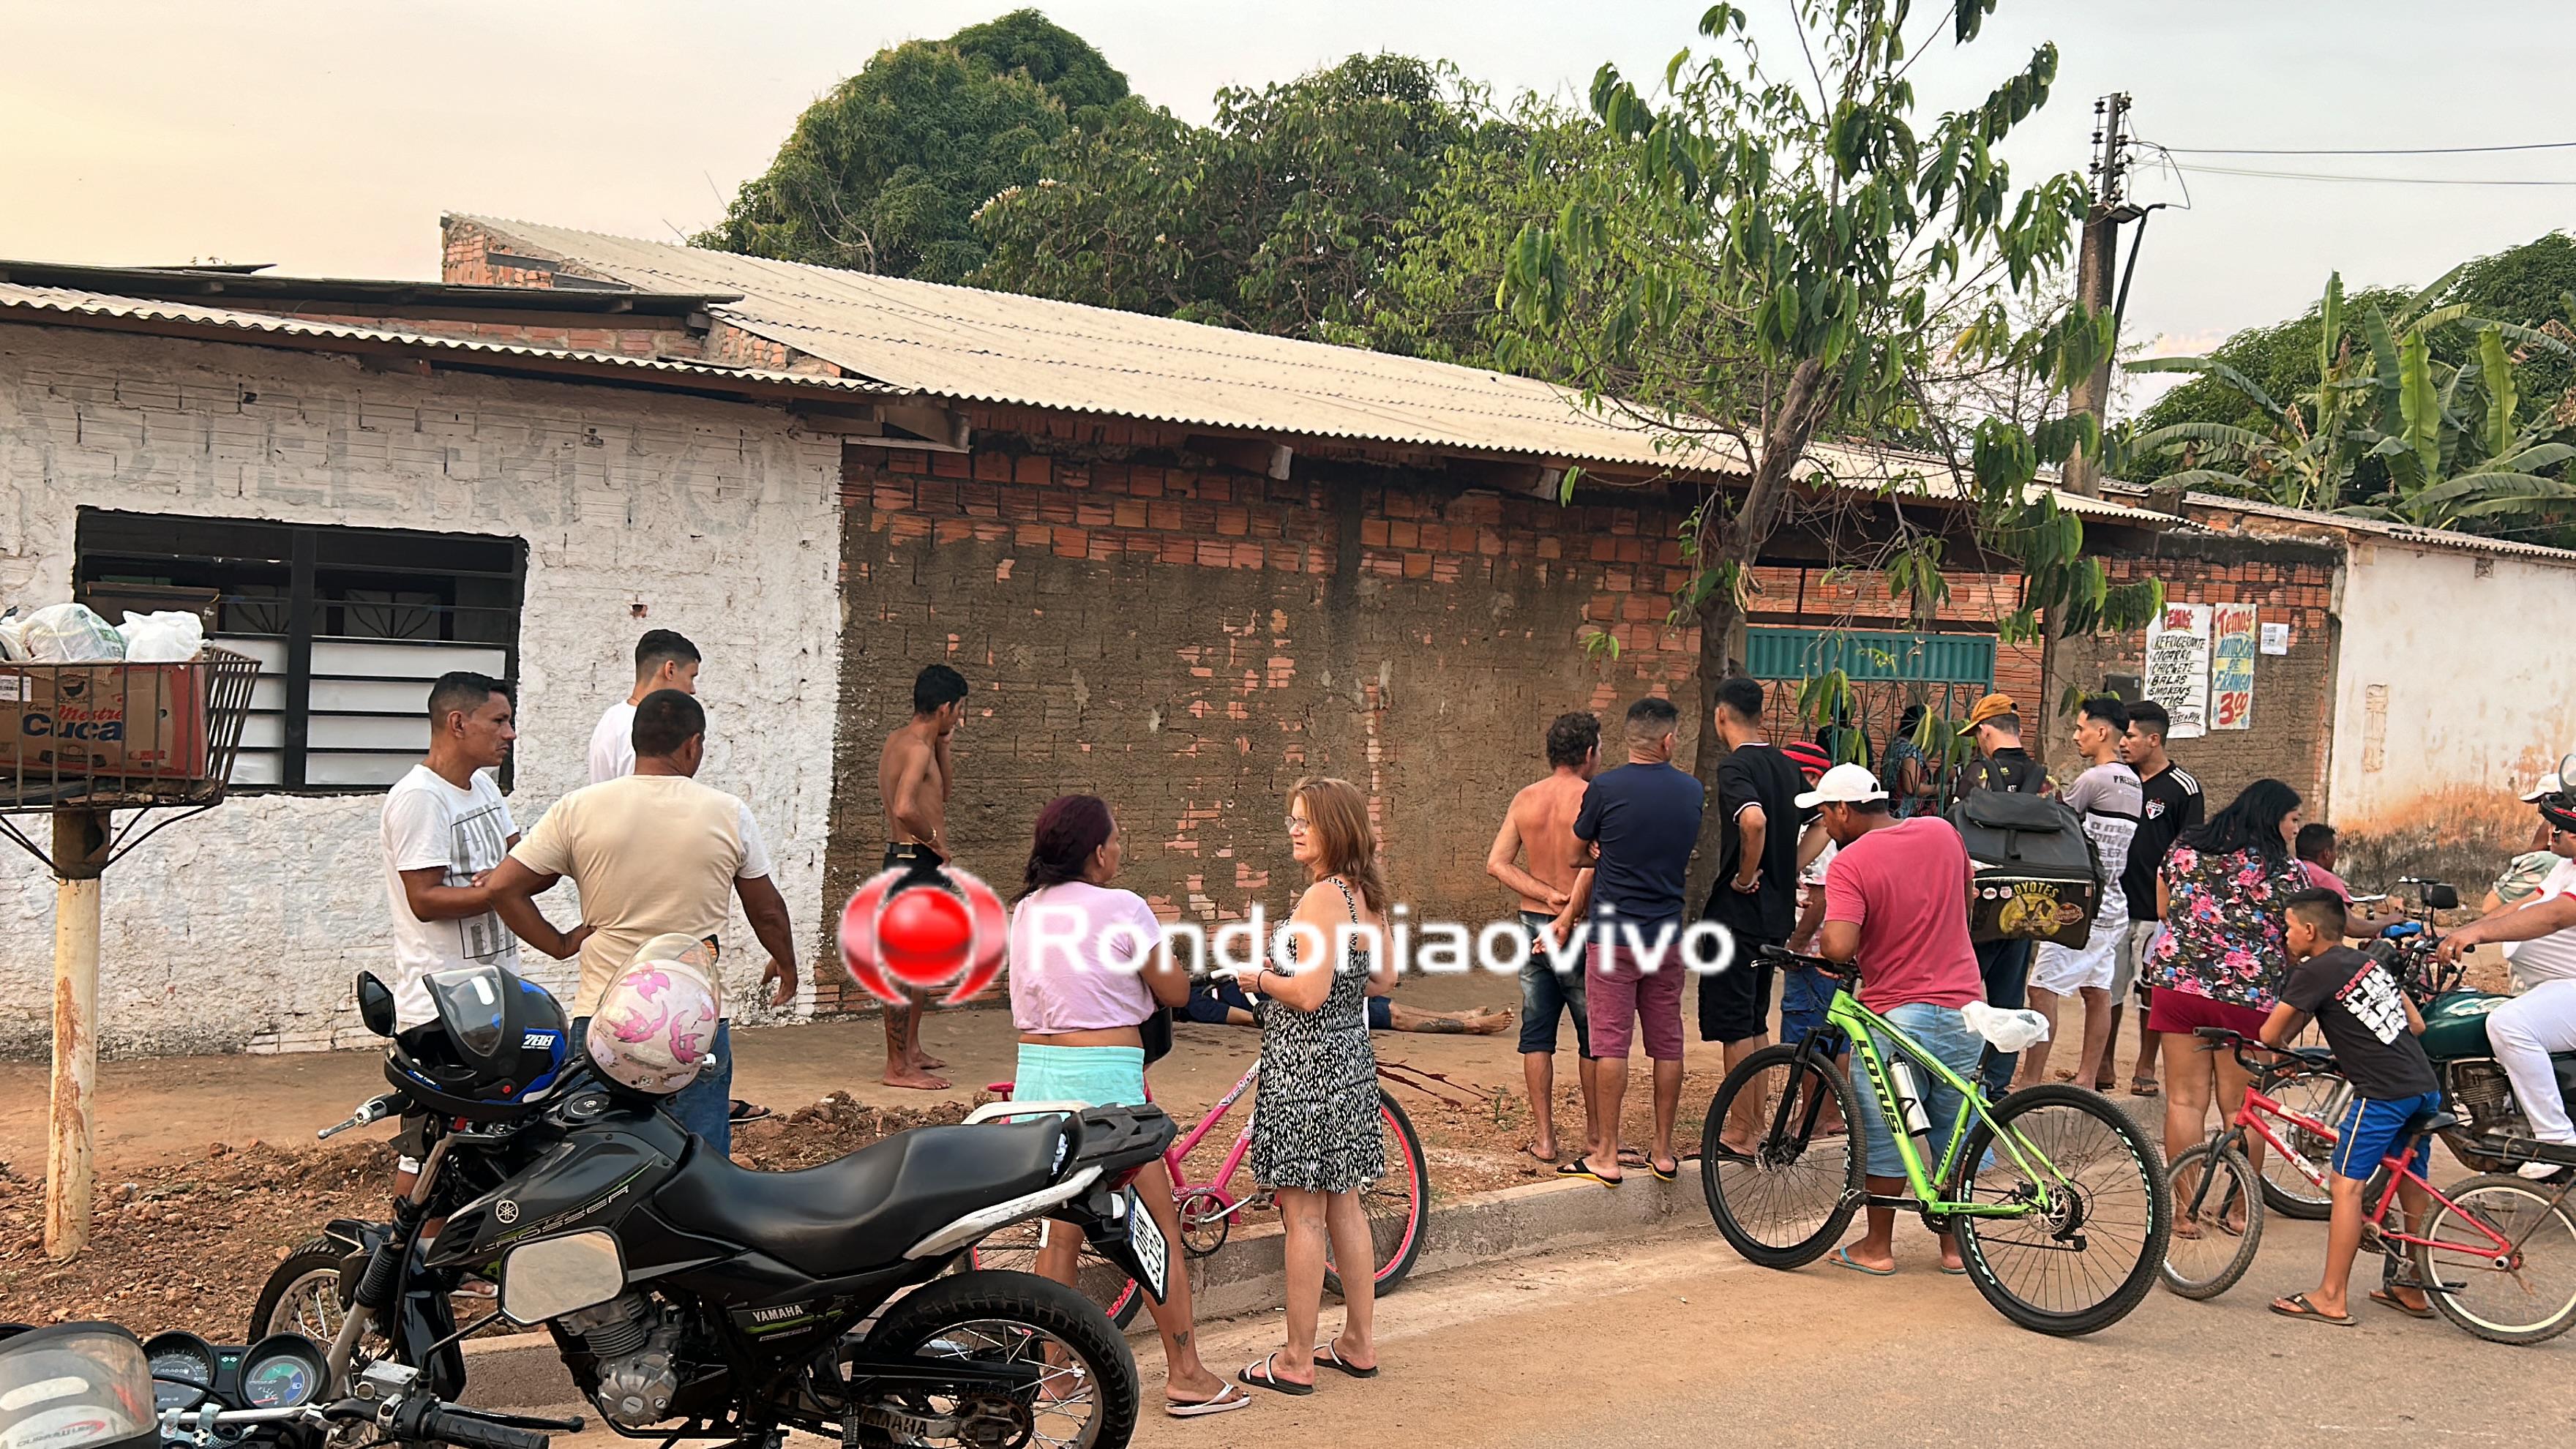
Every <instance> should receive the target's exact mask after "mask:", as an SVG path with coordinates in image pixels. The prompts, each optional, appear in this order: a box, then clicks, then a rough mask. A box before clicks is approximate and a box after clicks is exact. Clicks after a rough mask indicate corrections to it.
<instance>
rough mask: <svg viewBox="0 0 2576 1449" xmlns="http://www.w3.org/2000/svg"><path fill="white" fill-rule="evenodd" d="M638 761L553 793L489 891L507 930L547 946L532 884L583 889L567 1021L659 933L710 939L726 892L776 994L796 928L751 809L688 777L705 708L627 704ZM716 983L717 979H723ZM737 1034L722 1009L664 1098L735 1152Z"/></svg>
mask: <svg viewBox="0 0 2576 1449" xmlns="http://www.w3.org/2000/svg"><path fill="white" fill-rule="evenodd" d="M634 738H635V773H633V774H631V775H627V776H624V777H622V778H619V779H614V780H606V781H602V782H601V783H599V784H596V785H591V786H588V787H586V788H583V789H579V790H575V791H573V792H572V793H571V794H569V795H566V796H565V797H563V798H562V799H560V800H558V801H556V802H555V803H554V808H552V809H550V810H548V811H547V812H546V814H545V818H544V819H542V820H539V821H538V822H537V827H536V829H535V830H533V831H531V832H529V835H528V838H527V839H526V840H523V841H521V842H519V844H518V845H517V847H515V848H514V849H513V850H512V851H511V852H510V855H509V856H508V858H507V859H505V860H503V861H502V863H501V865H500V866H499V868H498V869H496V870H494V871H493V872H492V880H491V891H492V903H493V906H494V908H495V909H497V910H498V911H499V912H500V913H501V916H502V918H503V919H504V920H506V921H508V922H509V925H510V929H511V930H513V931H516V932H518V933H519V935H520V937H521V938H522V939H523V940H526V941H527V942H528V943H529V944H531V945H533V946H535V947H537V949H539V950H541V951H546V952H548V953H550V954H563V953H561V952H560V951H558V949H557V948H558V946H560V945H563V944H566V943H567V942H568V939H569V938H564V937H560V936H558V935H557V933H556V932H555V930H554V928H553V927H552V926H550V925H548V924H547V923H546V920H545V918H544V917H543V916H542V915H540V914H539V913H538V911H537V909H536V905H535V902H534V901H533V900H532V899H531V897H533V896H534V895H535V894H536V893H537V892H539V891H542V890H544V889H546V888H547V887H549V886H551V885H553V884H554V883H555V882H556V881H557V880H560V879H562V878H563V877H566V876H570V877H571V878H572V882H573V884H574V885H575V886H576V887H578V888H579V889H580V891H581V915H582V921H583V923H584V925H583V930H584V931H585V932H587V933H588V935H587V937H586V939H585V940H584V941H583V942H581V943H580V949H581V990H580V993H579V994H578V995H577V996H575V997H574V998H573V1007H572V1014H573V1017H574V1019H575V1020H576V1021H578V1020H580V1019H581V1018H584V1017H587V1016H589V1015H590V1014H591V1012H592V1011H594V1010H595V1009H597V1007H598V1005H599V998H600V996H601V995H602V994H603V993H605V992H606V991H607V990H608V988H609V987H610V986H611V985H614V984H615V983H616V981H617V979H618V977H619V976H620V975H622V974H623V973H624V972H625V970H626V966H627V963H628V962H629V961H630V960H631V959H632V958H633V956H634V954H635V951H636V948H638V947H640V946H642V945H643V944H644V943H645V942H646V941H649V940H651V939H652V938H654V937H655V936H659V935H662V934H665V933H666V932H673V931H677V932H681V933H684V934H687V935H691V936H695V937H698V938H700V939H701V940H706V941H709V942H713V941H715V939H716V936H717V933H718V932H719V931H721V930H723V929H724V925H725V922H726V921H728V920H730V919H731V918H732V915H733V903H734V900H735V899H736V898H737V897H739V898H740V899H741V901H742V913H743V915H744V916H745V917H746V918H747V919H748V920H749V921H750V922H751V931H752V935H753V936H755V937H756V938H758V939H759V941H760V944H761V946H762V948H763V949H765V950H767V951H768V952H769V965H768V967H767V969H766V970H765V971H764V972H763V973H762V979H764V980H765V981H767V982H769V983H770V985H771V987H772V988H773V992H772V995H771V998H770V999H771V1003H772V1004H773V1005H778V1006H784V1005H786V1004H787V1003H788V1002H789V1001H790V1000H792V999H794V997H795V995H796V939H795V932H794V931H793V929H792V927H791V924H790V922H789V919H788V915H787V902H786V899H785V898H784V897H782V896H780V895H779V893H778V887H777V886H776V885H775V884H774V883H773V882H772V881H771V880H770V863H769V848H768V846H767V845H766V844H764V843H763V842H762V840H761V838H760V827H759V825H758V824H757V823H756V822H754V821H753V819H752V818H751V807H750V806H748V805H745V804H744V803H743V802H742V801H741V800H739V799H737V798H735V797H734V796H731V795H728V794H726V793H725V792H723V791H721V790H712V789H709V788H708V787H706V786H704V785H701V784H699V783H698V782H697V781H696V780H695V779H694V778H692V777H693V776H695V775H696V774H697V772H698V765H699V763H700V762H701V761H703V760H704V759H705V758H706V750H707V715H706V711H705V710H704V709H702V708H700V707H699V705H698V702H697V701H696V700H695V699H693V698H691V697H690V696H689V695H687V694H685V693H683V692H682V691H680V690H676V689H662V690H656V691H654V692H653V693H651V694H648V695H646V696H644V699H643V702H642V703H640V704H638V705H637V706H636V707H635V730H634ZM718 994H719V996H721V994H722V983H721V982H719V983H718ZM732 1085H733V1053H732V1035H731V1032H730V1031H729V1030H728V1025H727V1023H726V1022H725V1021H724V1020H722V1019H719V1021H718V1022H717V1025H716V1035H715V1046H714V1050H713V1052H712V1054H711V1056H710V1059H709V1062H708V1065H707V1067H706V1068H705V1069H704V1070H702V1071H701V1072H699V1073H698V1078H697V1080H696V1081H694V1082H691V1083H690V1084H689V1085H688V1086H687V1087H686V1088H684V1089H683V1090H681V1091H680V1092H679V1093H678V1094H677V1095H675V1096H673V1097H672V1098H671V1101H670V1104H669V1105H670V1112H671V1115H672V1116H673V1117H674V1118H676V1119H677V1120H678V1121H679V1123H680V1125H681V1126H683V1127H686V1128H687V1129H689V1130H690V1131H691V1132H694V1133H696V1134H697V1135H698V1136H700V1137H703V1138H705V1139H706V1140H707V1142H708V1144H709V1145H711V1146H712V1147H714V1148H715V1149H716V1150H717V1151H719V1152H730V1151H731V1150H732V1143H733V1132H732V1125H731V1122H730V1120H729V1108H730V1105H731V1100H732V1099H731V1096H730V1092H731V1088H732Z"/></svg>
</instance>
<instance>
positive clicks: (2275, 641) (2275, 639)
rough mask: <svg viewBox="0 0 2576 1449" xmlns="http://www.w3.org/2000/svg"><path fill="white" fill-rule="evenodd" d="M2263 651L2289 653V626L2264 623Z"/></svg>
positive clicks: (2267, 652)
mask: <svg viewBox="0 0 2576 1449" xmlns="http://www.w3.org/2000/svg"><path fill="white" fill-rule="evenodd" d="M2263 652H2264V653H2266V654H2287V653H2289V652H2290V626H2289V625H2287V624H2266V625H2264V626H2263Z"/></svg>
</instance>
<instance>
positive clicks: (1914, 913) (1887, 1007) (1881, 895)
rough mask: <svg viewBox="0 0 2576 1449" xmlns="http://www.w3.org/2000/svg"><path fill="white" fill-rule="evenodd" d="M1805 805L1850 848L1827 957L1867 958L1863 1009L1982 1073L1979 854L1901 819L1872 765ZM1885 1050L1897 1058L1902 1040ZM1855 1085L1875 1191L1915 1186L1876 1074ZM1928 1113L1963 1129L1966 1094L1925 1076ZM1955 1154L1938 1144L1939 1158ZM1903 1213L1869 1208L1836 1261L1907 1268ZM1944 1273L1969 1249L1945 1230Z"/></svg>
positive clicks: (1945, 1058)
mask: <svg viewBox="0 0 2576 1449" xmlns="http://www.w3.org/2000/svg"><path fill="white" fill-rule="evenodd" d="M1798 808H1799V809H1801V810H1808V809H1812V810H1816V811H1818V812H1819V814H1820V815H1821V817H1822V819H1823V822H1824V827H1825V832H1826V833H1827V834H1828V835H1830V836H1832V837H1833V842H1834V844H1835V846H1837V847H1838V849H1837V850H1836V851H1835V854H1834V863H1833V864H1832V865H1831V866H1828V867H1827V868H1826V870H1825V924H1824V928H1823V929H1822V930H1820V931H1818V932H1817V933H1816V950H1817V954H1819V955H1822V956H1825V957H1828V958H1830V959H1832V960H1836V961H1855V960H1856V961H1858V962H1859V963H1860V987H1859V995H1860V1000H1861V1004H1862V1005H1864V1006H1866V1007H1868V1008H1869V1009H1870V1010H1872V1011H1875V1012H1877V1013H1878V1014H1879V1015H1880V1016H1883V1017H1885V1018H1887V1020H1888V1021H1889V1022H1890V1023H1892V1024H1894V1025H1895V1026H1896V1027H1897V1028H1898V1029H1899V1030H1901V1031H1903V1032H1904V1033H1905V1034H1906V1035H1907V1036H1909V1037H1911V1038H1913V1039H1914V1041H1915V1043H1916V1044H1917V1045H1919V1046H1921V1047H1923V1048H1924V1049H1925V1050H1926V1051H1928V1052H1930V1053H1931V1054H1932V1055H1933V1056H1934V1057H1935V1058H1937V1059H1938V1060H1939V1061H1940V1062H1941V1063H1942V1064H1943V1065H1945V1066H1947V1067H1948V1068H1949V1069H1950V1070H1952V1071H1954V1072H1956V1073H1958V1074H1959V1075H1960V1076H1962V1077H1965V1076H1967V1075H1969V1074H1970V1073H1972V1072H1974V1071H1976V1069H1977V1062H1978V1059H1979V1057H1980V1056H1982V1055H1983V1054H1984V1051H1985V1045H1986V1044H1985V1041H1984V1039H1983V1038H1981V1037H1979V1036H1978V1035H1977V1034H1976V1033H1975V1032H1973V1031H1970V1030H1969V1029H1968V1023H1967V1019H1966V1018H1965V1017H1963V1016H1962V1015H1960V1012H1959V1008H1961V1007H1963V1006H1966V1005H1967V1004H1968V1003H1969V1002H1971V1001H1981V1000H1983V999H1985V982H1984V979H1983V978H1982V977H1981V976H1979V975H1978V972H1977V952H1976V948H1975V947H1974V946H1972V945H1970V944H1969V942H1968V894H1969V890H1970V888H1971V886H1970V882H1971V881H1972V879H1973V877H1974V872H1973V870H1972V868H1971V867H1970V866H1969V864H1968V847H1967V845H1966V843H1965V842H1963V841H1961V840H1960V839H1959V832H1958V831H1957V830H1956V829H1954V828H1952V826H1951V824H1950V822H1948V821H1946V820H1941V819H1938V818H1935V817H1932V816H1916V817H1915V818H1913V819H1911V820H1899V819H1897V818H1896V816H1895V814H1894V813H1893V812H1892V811H1891V810H1890V809H1889V808H1888V802H1887V792H1886V791H1885V790H1882V789H1880V788H1879V786H1878V777H1877V776H1875V775H1872V774H1871V773H1870V772H1869V771H1868V770H1867V769H1866V768H1864V767H1862V766H1860V765H1836V766H1834V767H1833V768H1832V769H1830V770H1827V771H1826V772H1825V774H1824V778H1822V779H1820V780H1818V781H1817V782H1816V788H1815V789H1813V790H1810V791H1808V792H1807V793H1806V794H1803V795H1800V796H1799V797H1798ZM1879 1050H1880V1052H1881V1053H1882V1054H1884V1055H1886V1056H1887V1057H1888V1058H1889V1059H1890V1060H1894V1059H1895V1058H1896V1053H1895V1048H1894V1046H1893V1044H1892V1043H1889V1042H1885V1041H1882V1042H1880V1043H1879ZM1853 1085H1854V1086H1855V1087H1856V1088H1858V1089H1859V1091H1860V1094H1861V1098H1862V1108H1861V1114H1860V1124H1859V1125H1860V1128H1861V1136H1862V1140H1863V1142H1864V1143H1865V1144H1866V1150H1867V1153H1868V1169H1867V1170H1868V1174H1869V1191H1870V1192H1871V1194H1872V1195H1873V1197H1875V1198H1889V1197H1895V1196H1898V1195H1900V1194H1902V1193H1903V1192H1904V1191H1905V1160H1904V1159H1903V1158H1902V1157H1900V1156H1898V1155H1897V1150H1896V1143H1895V1142H1894V1140H1893V1139H1891V1138H1890V1137H1889V1136H1888V1134H1887V1124H1886V1121H1885V1119H1884V1118H1883V1116H1882V1115H1881V1114H1880V1112H1879V1110H1878V1107H1877V1103H1876V1100H1875V1096H1876V1093H1875V1091H1874V1090H1873V1088H1872V1087H1871V1085H1870V1083H1869V1080H1868V1078H1867V1077H1866V1076H1865V1075H1864V1076H1861V1077H1859V1078H1857V1079H1856V1080H1855V1081H1854V1083H1853ZM1918 1085H1919V1088H1920V1090H1921V1091H1922V1093H1923V1110H1924V1112H1925V1113H1926V1114H1927V1115H1928V1120H1930V1121H1931V1122H1932V1123H1933V1124H1934V1131H1935V1133H1944V1132H1947V1131H1948V1130H1949V1129H1948V1128H1947V1127H1946V1126H1944V1125H1942V1124H1946V1123H1952V1122H1956V1121H1957V1120H1958V1115H1959V1106H1960V1103H1959V1095H1958V1093H1956V1092H1954V1091H1952V1090H1950V1088H1949V1087H1948V1086H1947V1085H1945V1084H1943V1083H1941V1082H1937V1081H1922V1082H1920V1083H1919V1084H1918ZM1948 1151H1949V1143H1948V1142H1946V1141H1942V1142H1935V1143H1933V1144H1932V1154H1933V1158H1932V1160H1933V1161H1935V1162H1938V1161H1940V1160H1941V1159H1942V1157H1943V1155H1944V1154H1946V1153H1947V1152H1948ZM1895 1231H1896V1211H1895V1209H1893V1208H1881V1207H1872V1208H1870V1209H1869V1225H1868V1228H1867V1229H1866V1231H1864V1232H1863V1233H1862V1235H1861V1237H1860V1238H1859V1239H1858V1240H1856V1241H1854V1242H1851V1243H1848V1244H1846V1245H1844V1246H1843V1247H1840V1248H1837V1249H1835V1250H1834V1255H1833V1258H1832V1259H1831V1261H1832V1262H1833V1263H1835V1264H1836V1265H1837V1266H1840V1267H1844V1268H1850V1269H1853V1270H1854V1271H1856V1272H1862V1273H1867V1274H1870V1275H1871V1276H1873V1277H1885V1276H1886V1275H1888V1274H1890V1273H1893V1272H1895V1271H1896V1255H1895V1252H1894V1249H1893V1245H1892V1238H1893V1235H1894V1233H1895ZM1941 1266H1942V1267H1943V1269H1944V1270H1946V1271H1950V1272H1956V1271H1958V1270H1959V1267H1960V1263H1959V1247H1958V1244H1957V1243H1956V1242H1954V1241H1952V1240H1951V1238H1950V1236H1949V1235H1948V1234H1946V1233H1944V1234H1942V1235H1941Z"/></svg>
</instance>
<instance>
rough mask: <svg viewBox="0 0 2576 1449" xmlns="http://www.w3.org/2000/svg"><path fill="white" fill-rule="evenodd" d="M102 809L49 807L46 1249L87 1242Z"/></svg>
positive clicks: (54, 1253) (66, 1252) (73, 1250)
mask: <svg viewBox="0 0 2576 1449" xmlns="http://www.w3.org/2000/svg"><path fill="white" fill-rule="evenodd" d="M107 844H108V813H107V812H106V811H104V810H79V809H70V810H57V811H55V812H54V870H55V873H56V875H57V877H58V881H57V884H56V886H55V889H54V1087H53V1111H52V1116H51V1118H50V1119H49V1125H48V1129H47V1132H46V1142H45V1254H46V1256H48V1257H50V1258H53V1259H55V1260H57V1261H60V1260H63V1259H67V1258H72V1257H76V1256H78V1255H79V1253H80V1251H81V1250H82V1249H83V1248H86V1247H88V1246H89V1229H90V1188H91V1176H92V1158H93V1155H94V1152H95V1149H96V1135H95V1132H94V1127H95V1123H94V1121H93V1112H92V1107H93V1101H94V1093H95V1089H96V1087H97V1085H98V897H99V887H100V876H101V875H103V874H104V873H105V872H106V870H107Z"/></svg>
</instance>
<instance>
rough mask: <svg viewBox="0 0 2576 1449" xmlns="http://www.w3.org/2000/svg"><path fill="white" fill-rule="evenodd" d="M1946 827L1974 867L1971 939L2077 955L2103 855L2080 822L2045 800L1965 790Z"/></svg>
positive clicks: (2089, 926)
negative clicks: (2032, 944) (2041, 945)
mask: <svg viewBox="0 0 2576 1449" xmlns="http://www.w3.org/2000/svg"><path fill="white" fill-rule="evenodd" d="M1950 823H1951V824H1952V825H1954V826H1956V827H1957V828H1958V831H1959V837H1960V839H1962V840H1964V841H1966V842H1967V845H1968V860H1969V863H1970V864H1972V865H1974V866H1975V867H1976V895H1975V901H1974V904H1973V905H1972V907H1971V908H1970V910H1969V912H1968V935H1969V937H1970V939H1972V940H1976V941H1979V942H1985V941H2024V940H2027V941H2054V942H2056V943H2057V944H2058V945H2060V946H2066V947H2070V948H2081V947H2082V946H2083V945H2084V943H2085V942H2087V941H2089V940H2091V939H2092V936H2093V917H2094V915H2095V914H2096V913H2097V912H2099V911H2100V910H2101V908H2102V889H2103V885H2104V877H2103V872H2102V852H2101V849H2100V848H2099V847H2098V846H2096V845H2095V844H2094V843H2093V837H2092V836H2090V835H2088V834H2086V833H2085V830H2084V818H2083V817H2082V816H2081V815H2078V814H2077V813H2076V812H2075V810H2074V808H2073V807H2071V806H2069V805H2067V804H2066V803H2065V802H2063V801H2061V800H2058V799H2056V798H2054V797H2052V796H2047V795H2021V794H2011V793H2007V792H2005V791H2001V790H1985V789H1976V790H1970V791H1969V792H1968V793H1967V794H1965V795H1962V796H1960V797H1959V803H1957V804H1956V805H1953V806H1951V807H1950Z"/></svg>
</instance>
